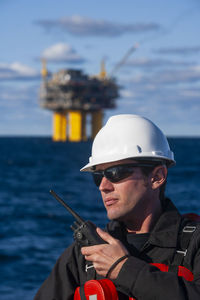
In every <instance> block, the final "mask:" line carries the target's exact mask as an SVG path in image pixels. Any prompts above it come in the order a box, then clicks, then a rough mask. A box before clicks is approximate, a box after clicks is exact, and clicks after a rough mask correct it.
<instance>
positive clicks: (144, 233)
mask: <svg viewBox="0 0 200 300" xmlns="http://www.w3.org/2000/svg"><path fill="white" fill-rule="evenodd" d="M174 164H175V161H174V156H173V153H172V151H171V150H170V148H169V145H168V142H167V139H166V137H165V136H164V135H163V133H162V132H161V130H160V129H159V128H158V127H157V126H156V125H155V124H153V123H152V122H151V121H149V120H147V119H145V118H143V117H140V116H137V115H118V116H113V117H111V118H110V119H109V120H108V122H107V124H106V125H105V126H104V127H103V128H102V129H101V130H100V131H99V133H98V134H97V136H96V138H95V140H94V142H93V147H92V156H91V157H90V160H89V163H88V164H87V165H86V166H85V167H84V168H82V169H81V171H89V172H92V174H93V177H94V181H95V183H96V185H97V186H98V187H99V190H100V192H101V196H102V199H103V203H104V206H105V208H106V210H107V216H108V219H109V220H111V222H110V223H109V224H108V225H107V230H106V232H104V231H103V230H101V229H100V228H97V233H98V234H99V235H100V237H101V238H102V239H103V240H104V241H105V244H101V245H94V246H90V247H82V248H80V247H79V246H78V245H77V244H76V243H74V244H73V245H71V246H70V247H69V248H68V249H67V250H66V251H65V252H64V253H63V254H62V256H61V257H60V258H59V260H58V261H57V263H56V265H55V267H54V269H53V271H52V273H51V275H50V276H49V278H48V279H47V280H46V281H45V282H44V284H43V285H42V287H41V288H40V290H39V291H38V293H37V295H36V297H35V300H44V299H45V300H46V299H48V300H53V299H56V300H62V299H63V300H64V299H65V300H66V299H67V300H71V299H73V296H74V292H75V290H76V288H77V287H78V286H80V285H83V284H84V283H85V282H86V281H87V280H90V279H97V280H98V279H101V278H108V279H110V280H112V281H113V283H114V284H115V286H116V289H117V291H119V293H120V292H121V293H123V294H124V295H127V296H129V297H134V298H135V299H138V300H139V299H140V300H143V299H144V300H146V299H162V300H164V299H176V300H179V299H190V300H197V299H200V249H199V245H200V229H199V225H198V224H196V223H194V222H192V221H190V220H188V219H184V218H182V217H181V215H180V214H179V212H178V211H177V209H176V208H175V206H174V205H173V204H172V202H171V201H170V200H169V199H167V198H165V195H164V190H165V184H166V180H167V172H168V168H169V167H171V166H173V165H174ZM153 264H160V265H153ZM163 268H164V269H163ZM163 271H165V272H163ZM166 271H168V272H166ZM188 274H189V277H187V275H188ZM189 280H190V281H189Z"/></svg>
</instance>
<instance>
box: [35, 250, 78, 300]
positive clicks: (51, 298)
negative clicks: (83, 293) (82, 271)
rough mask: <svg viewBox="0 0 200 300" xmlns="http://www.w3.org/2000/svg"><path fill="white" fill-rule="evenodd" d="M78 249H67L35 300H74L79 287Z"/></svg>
mask: <svg viewBox="0 0 200 300" xmlns="http://www.w3.org/2000/svg"><path fill="white" fill-rule="evenodd" d="M75 252H76V249H75V247H74V245H72V246H70V247H69V248H67V249H66V250H65V251H64V253H63V254H62V255H61V256H60V258H59V259H58V260H57V262H56V264H55V266H54V268H53V270H52V272H51V274H50V275H49V277H48V278H47V279H46V280H45V281H44V283H43V284H42V286H41V287H40V289H39V290H38V292H37V294H36V295H35V298H34V300H47V299H48V300H72V299H73V296H74V292H75V289H76V287H77V286H78V285H79V272H78V267H77V259H76V253H75Z"/></svg>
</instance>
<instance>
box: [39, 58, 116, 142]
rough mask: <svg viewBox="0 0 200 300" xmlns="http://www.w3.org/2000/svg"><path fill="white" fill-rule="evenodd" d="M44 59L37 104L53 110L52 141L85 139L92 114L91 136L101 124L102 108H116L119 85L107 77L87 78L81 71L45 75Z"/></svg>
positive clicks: (102, 75) (63, 71)
mask: <svg viewBox="0 0 200 300" xmlns="http://www.w3.org/2000/svg"><path fill="white" fill-rule="evenodd" d="M45 70H46V64H44V62H43V69H42V72H41V73H42V77H43V80H42V83H41V87H40V106H41V107H42V108H45V109H49V110H52V111H53V140H54V141H66V140H69V141H85V140H87V138H88V137H87V133H86V117H87V115H88V114H90V115H91V137H92V138H94V136H95V135H96V133H97V132H98V131H99V129H100V128H101V127H102V119H103V111H104V109H107V108H109V109H111V108H115V106H116V103H115V101H116V98H117V97H118V85H117V84H116V82H115V80H114V79H110V78H106V76H105V72H103V69H102V71H101V74H100V76H99V77H95V76H93V77H90V76H88V75H86V74H84V73H83V72H82V71H81V70H74V69H66V70H60V71H58V72H56V73H54V74H52V76H48V72H47V71H45Z"/></svg>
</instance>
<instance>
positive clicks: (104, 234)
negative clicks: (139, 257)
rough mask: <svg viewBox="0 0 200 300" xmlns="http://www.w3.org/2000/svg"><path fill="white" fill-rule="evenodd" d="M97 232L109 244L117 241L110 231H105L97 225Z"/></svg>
mask: <svg viewBox="0 0 200 300" xmlns="http://www.w3.org/2000/svg"><path fill="white" fill-rule="evenodd" d="M96 230H97V233H98V235H100V237H101V238H102V239H103V240H104V241H105V242H107V243H108V244H113V242H114V241H115V238H113V237H112V236H111V235H110V234H109V233H108V232H106V231H103V230H102V229H101V228H99V227H97V229H96Z"/></svg>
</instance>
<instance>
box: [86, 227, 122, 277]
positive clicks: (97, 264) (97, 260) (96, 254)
mask: <svg viewBox="0 0 200 300" xmlns="http://www.w3.org/2000/svg"><path fill="white" fill-rule="evenodd" d="M97 233H98V234H99V235H100V237H101V238H102V239H103V240H104V241H106V242H107V243H108V244H101V245H95V246H89V247H82V248H81V253H82V254H83V255H84V256H85V259H86V260H88V261H92V262H93V266H94V268H95V270H96V271H97V273H98V274H99V275H101V276H104V277H105V276H106V274H107V272H108V270H109V269H110V267H111V266H112V265H113V264H114V262H116V261H117V260H118V259H119V258H120V257H122V256H124V255H126V254H128V251H127V249H126V248H125V247H124V246H123V244H122V243H121V242H120V241H119V240H117V239H115V238H113V237H112V236H111V235H110V234H109V233H107V232H105V231H103V230H101V229H100V228H97ZM126 260H127V258H125V259H124V260H123V261H121V262H120V263H119V264H118V265H117V266H116V267H115V268H114V269H113V270H112V271H111V272H110V274H109V276H108V277H109V278H110V279H116V278H117V276H118V274H119V271H120V270H121V268H122V266H123V264H124V263H125V261H126Z"/></svg>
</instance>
